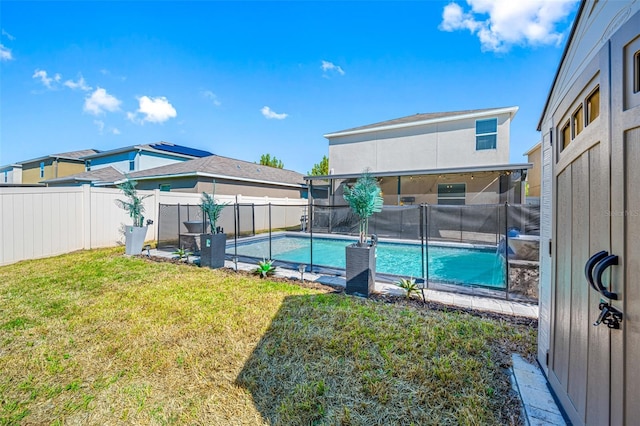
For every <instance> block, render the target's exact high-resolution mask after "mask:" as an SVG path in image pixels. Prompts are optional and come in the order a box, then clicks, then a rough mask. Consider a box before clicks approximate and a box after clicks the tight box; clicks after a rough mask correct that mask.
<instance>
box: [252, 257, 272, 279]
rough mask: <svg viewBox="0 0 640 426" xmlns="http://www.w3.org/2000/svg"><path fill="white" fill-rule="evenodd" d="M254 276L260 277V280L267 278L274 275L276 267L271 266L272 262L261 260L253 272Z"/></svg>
mask: <svg viewBox="0 0 640 426" xmlns="http://www.w3.org/2000/svg"><path fill="white" fill-rule="evenodd" d="M253 273H254V275H260V278H267V277H268V276H270V275H273V274H275V273H276V267H275V266H273V260H263V261H260V262H258V267H257V268H256V269H255V270H254V271H253Z"/></svg>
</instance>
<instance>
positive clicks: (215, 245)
mask: <svg viewBox="0 0 640 426" xmlns="http://www.w3.org/2000/svg"><path fill="white" fill-rule="evenodd" d="M226 248H227V234H202V235H200V266H202V267H205V268H212V269H215V268H222V267H223V266H224V255H225V250H226Z"/></svg>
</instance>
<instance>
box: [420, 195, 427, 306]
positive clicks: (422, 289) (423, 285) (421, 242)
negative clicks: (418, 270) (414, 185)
mask: <svg viewBox="0 0 640 426" xmlns="http://www.w3.org/2000/svg"><path fill="white" fill-rule="evenodd" d="M424 210H425V209H424V204H420V255H421V257H422V258H421V261H422V262H421V263H422V264H421V267H422V287H421V288H420V290H421V292H422V300H423V301H425V300H426V299H425V297H424V288H425V287H426V285H427V273H426V271H425V267H424V264H425V258H424V251H425V247H424V226H423V225H424V221H425V211H424Z"/></svg>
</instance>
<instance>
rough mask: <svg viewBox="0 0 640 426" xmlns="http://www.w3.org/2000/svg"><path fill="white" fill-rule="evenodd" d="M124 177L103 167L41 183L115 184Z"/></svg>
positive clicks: (111, 169)
mask: <svg viewBox="0 0 640 426" xmlns="http://www.w3.org/2000/svg"><path fill="white" fill-rule="evenodd" d="M123 177H124V175H123V174H122V173H120V172H119V171H118V170H116V169H114V168H113V167H111V166H109V167H103V168H101V169H96V170H91V171H89V172H82V173H77V174H75V175H69V176H64V177H59V178H55V179H47V180H44V181H42V183H45V184H52V183H74V182H75V183H81V182H85V183H87V182H94V183H101V182H115V181H117V180H120V179H122V178H123Z"/></svg>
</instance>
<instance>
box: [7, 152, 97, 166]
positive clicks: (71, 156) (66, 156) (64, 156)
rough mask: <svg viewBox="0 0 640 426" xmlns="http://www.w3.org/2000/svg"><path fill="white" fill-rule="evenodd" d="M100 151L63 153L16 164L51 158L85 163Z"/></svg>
mask: <svg viewBox="0 0 640 426" xmlns="http://www.w3.org/2000/svg"><path fill="white" fill-rule="evenodd" d="M97 152H100V151H98V150H97V149H81V150H78V151H69V152H62V153H60V154H49V155H45V156H42V157H38V158H31V159H29V160H25V161H19V162H17V163H15V164H17V165H20V164H27V163H35V162H38V161H44V160H47V159H49V158H54V159H55V158H57V159H61V160H71V161H78V162H84V160H83V157H85V156H87V155H91V154H95V153H97Z"/></svg>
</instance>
